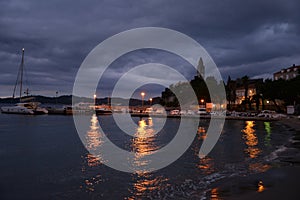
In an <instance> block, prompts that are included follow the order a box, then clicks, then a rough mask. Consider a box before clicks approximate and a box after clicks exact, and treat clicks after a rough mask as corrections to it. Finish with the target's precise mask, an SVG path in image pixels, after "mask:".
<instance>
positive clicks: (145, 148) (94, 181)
mask: <svg viewBox="0 0 300 200" xmlns="http://www.w3.org/2000/svg"><path fill="white" fill-rule="evenodd" d="M90 122H91V125H90V129H89V130H88V131H87V133H86V141H87V146H86V147H87V149H88V150H95V149H97V148H98V147H99V146H101V145H102V144H103V135H102V133H101V132H100V127H99V123H98V118H97V116H96V115H93V116H92V118H91V120H90ZM155 122H156V121H155V120H153V119H152V118H146V119H142V118H141V119H140V120H139V121H137V124H138V127H137V129H136V130H135V133H134V137H132V138H131V140H130V147H131V150H132V151H134V152H135V158H134V160H133V162H134V165H133V166H139V167H140V166H144V165H148V164H149V162H151V160H147V159H146V156H147V155H149V154H151V153H153V152H155V151H156V150H158V149H160V148H162V143H161V142H160V141H159V139H158V138H159V137H158V134H156V133H157V131H158V130H156V126H155ZM264 126H265V130H266V132H267V136H266V137H265V138H264V140H263V141H264V142H265V145H266V143H270V141H271V139H270V137H269V136H270V134H271V131H270V124H266V123H264ZM242 132H243V136H242V138H243V140H244V142H245V144H246V148H245V149H244V151H245V153H246V155H247V157H249V158H251V159H252V161H253V162H250V163H248V164H246V165H247V168H248V169H249V171H252V172H265V171H267V170H268V169H270V165H268V164H263V163H262V162H261V161H256V160H255V158H257V157H258V156H259V155H260V154H261V152H262V149H260V148H259V140H258V137H257V135H256V131H255V123H254V121H246V124H245V127H244V129H243V130H242ZM230 137H232V135H231V136H230ZM267 137H268V138H267ZM205 139H206V126H199V128H198V132H197V136H196V140H195V142H197V145H196V146H194V149H193V153H194V156H195V157H197V159H196V162H195V165H196V169H195V170H198V172H199V174H201V175H210V174H213V173H215V172H218V171H217V168H215V165H216V167H217V163H216V162H217V160H216V158H215V157H214V156H213V155H211V156H206V157H205V158H202V159H200V158H199V157H198V152H199V149H200V147H201V143H202V142H203V140H205ZM85 160H86V163H87V167H89V168H94V167H99V166H101V162H103V161H102V158H101V155H92V154H90V153H88V154H87V155H86V156H85ZM191 162H193V161H191ZM195 165H194V166H195ZM95 169H96V168H95ZM82 171H83V172H84V171H85V168H84V167H83V168H82ZM195 172H196V171H195ZM198 172H197V173H198ZM102 173H103V172H102V171H101V170H100V171H98V173H97V174H96V175H95V174H93V175H91V176H89V178H86V179H85V180H84V184H82V186H81V188H82V187H84V188H85V189H86V191H89V192H95V191H96V186H97V185H98V184H100V183H101V182H103V180H102V179H103V178H102ZM130 176H131V181H130V183H129V185H128V189H127V190H128V192H129V194H127V195H125V198H124V199H143V198H149V197H151V194H159V193H160V191H163V190H164V188H167V187H168V186H170V185H171V183H170V178H169V177H170V176H164V175H161V174H160V175H158V174H157V173H153V172H151V173H149V172H147V171H136V173H135V174H131V175H130ZM262 187H263V186H261V185H259V186H258V191H262ZM149 195H150V196H149ZM210 197H211V199H216V200H217V199H221V198H220V197H219V191H218V188H213V189H212V190H211V195H210Z"/></svg>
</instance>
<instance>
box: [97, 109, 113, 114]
mask: <svg viewBox="0 0 300 200" xmlns="http://www.w3.org/2000/svg"><path fill="white" fill-rule="evenodd" d="M95 113H96V115H111V114H112V110H111V109H109V108H96V109H95Z"/></svg>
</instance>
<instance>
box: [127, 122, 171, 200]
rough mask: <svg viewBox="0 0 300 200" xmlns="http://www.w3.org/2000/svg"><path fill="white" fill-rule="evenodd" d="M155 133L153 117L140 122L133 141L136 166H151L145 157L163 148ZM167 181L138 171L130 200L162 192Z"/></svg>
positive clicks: (134, 175) (133, 177)
mask: <svg viewBox="0 0 300 200" xmlns="http://www.w3.org/2000/svg"><path fill="white" fill-rule="evenodd" d="M155 132H156V130H155V129H154V126H153V120H152V118H151V117H150V118H148V119H147V120H144V119H140V120H139V122H138V128H137V130H136V132H135V134H134V138H133V139H132V148H133V151H134V152H136V153H135V158H134V165H135V166H144V165H147V164H149V162H151V161H150V160H146V159H144V157H145V156H146V155H149V154H151V153H153V152H154V151H156V150H158V149H160V148H161V147H160V145H159V143H158V141H157V135H156V134H155ZM167 181H168V179H167V178H165V177H163V176H156V175H154V174H153V173H149V172H145V171H136V174H133V175H132V182H133V184H132V189H129V191H130V193H131V195H132V196H131V197H128V199H136V198H144V197H145V196H146V194H147V193H149V192H150V193H151V192H154V191H159V190H161V189H162V186H166V185H167Z"/></svg>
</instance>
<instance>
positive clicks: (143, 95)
mask: <svg viewBox="0 0 300 200" xmlns="http://www.w3.org/2000/svg"><path fill="white" fill-rule="evenodd" d="M141 96H142V109H143V107H144V97H145V92H141Z"/></svg>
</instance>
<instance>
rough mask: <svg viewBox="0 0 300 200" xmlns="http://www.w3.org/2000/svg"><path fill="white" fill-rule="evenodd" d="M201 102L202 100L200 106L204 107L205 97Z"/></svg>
mask: <svg viewBox="0 0 300 200" xmlns="http://www.w3.org/2000/svg"><path fill="white" fill-rule="evenodd" d="M200 102H201V106H200V107H202V108H203V107H204V99H201V100H200Z"/></svg>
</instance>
